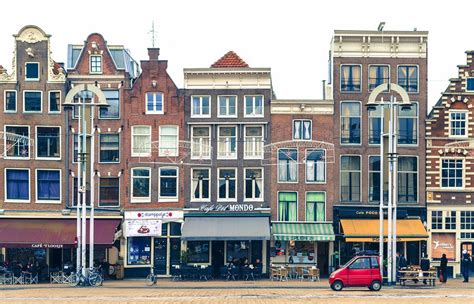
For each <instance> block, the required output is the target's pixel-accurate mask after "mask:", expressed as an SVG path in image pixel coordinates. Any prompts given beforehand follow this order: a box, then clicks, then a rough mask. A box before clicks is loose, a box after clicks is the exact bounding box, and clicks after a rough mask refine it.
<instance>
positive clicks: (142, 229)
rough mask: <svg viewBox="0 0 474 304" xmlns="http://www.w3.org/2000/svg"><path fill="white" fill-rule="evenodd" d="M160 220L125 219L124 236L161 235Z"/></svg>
mask: <svg viewBox="0 0 474 304" xmlns="http://www.w3.org/2000/svg"><path fill="white" fill-rule="evenodd" d="M162 223H163V222H162V221H159V220H125V236H126V237H133V236H161V225H162Z"/></svg>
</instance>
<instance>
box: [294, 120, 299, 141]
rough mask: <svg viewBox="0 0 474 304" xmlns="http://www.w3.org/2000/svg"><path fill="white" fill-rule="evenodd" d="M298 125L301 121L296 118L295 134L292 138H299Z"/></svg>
mask: <svg viewBox="0 0 474 304" xmlns="http://www.w3.org/2000/svg"><path fill="white" fill-rule="evenodd" d="M300 125H301V121H299V120H296V121H295V130H294V132H295V134H294V135H293V138H294V139H300V138H301V135H300Z"/></svg>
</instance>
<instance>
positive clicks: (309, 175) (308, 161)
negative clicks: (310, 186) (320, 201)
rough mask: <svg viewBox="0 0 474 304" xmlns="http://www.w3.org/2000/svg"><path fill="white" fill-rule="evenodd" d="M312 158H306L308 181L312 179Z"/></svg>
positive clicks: (313, 167)
mask: <svg viewBox="0 0 474 304" xmlns="http://www.w3.org/2000/svg"><path fill="white" fill-rule="evenodd" d="M314 170H315V166H314V160H307V161H306V180H307V181H309V182H313V181H314Z"/></svg>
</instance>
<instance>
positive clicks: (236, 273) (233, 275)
mask: <svg viewBox="0 0 474 304" xmlns="http://www.w3.org/2000/svg"><path fill="white" fill-rule="evenodd" d="M239 272H240V271H239V268H237V267H235V266H233V267H232V268H231V269H230V277H229V279H232V280H234V281H235V280H238V279H239Z"/></svg>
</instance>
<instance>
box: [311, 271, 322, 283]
mask: <svg viewBox="0 0 474 304" xmlns="http://www.w3.org/2000/svg"><path fill="white" fill-rule="evenodd" d="M319 276H320V272H319V269H318V268H311V269H310V270H309V277H310V279H311V281H313V282H314V281H319V279H320V278H319Z"/></svg>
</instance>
